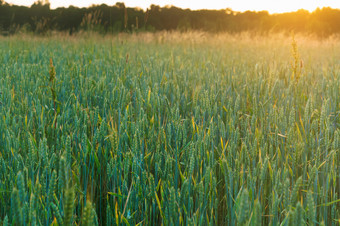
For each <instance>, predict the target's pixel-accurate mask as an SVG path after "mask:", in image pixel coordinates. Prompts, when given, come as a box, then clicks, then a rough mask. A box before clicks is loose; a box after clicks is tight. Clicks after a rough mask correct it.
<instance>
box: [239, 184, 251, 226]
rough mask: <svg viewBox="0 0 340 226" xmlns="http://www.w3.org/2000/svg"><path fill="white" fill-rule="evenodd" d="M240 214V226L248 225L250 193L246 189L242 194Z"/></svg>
mask: <svg viewBox="0 0 340 226" xmlns="http://www.w3.org/2000/svg"><path fill="white" fill-rule="evenodd" d="M238 212H239V213H238V214H239V215H238V220H237V221H238V225H246V224H247V221H248V219H249V193H248V190H247V189H244V190H243V192H242V194H241V199H240V207H239V211H238Z"/></svg>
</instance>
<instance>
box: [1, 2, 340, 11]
mask: <svg viewBox="0 0 340 226" xmlns="http://www.w3.org/2000/svg"><path fill="white" fill-rule="evenodd" d="M5 2H7V3H11V4H16V5H26V6H30V5H32V4H33V3H34V2H35V0H5ZM49 2H50V4H51V8H57V7H62V6H64V7H68V6H69V5H74V6H78V7H88V6H90V5H92V4H102V3H105V4H107V5H115V4H116V1H112V0H49ZM118 2H124V3H125V5H126V6H128V7H140V8H142V9H147V8H148V7H149V6H150V5H151V4H155V5H159V6H161V7H163V6H166V5H174V6H177V7H180V8H190V9H193V10H195V9H225V8H231V9H232V10H234V11H247V10H251V11H261V10H267V11H269V12H270V13H282V12H291V11H296V10H298V9H306V10H309V11H313V10H315V9H316V8H317V7H320V8H322V7H327V6H330V7H332V8H340V0H208V1H203V0H121V1H118Z"/></svg>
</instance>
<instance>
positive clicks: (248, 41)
mask: <svg viewBox="0 0 340 226" xmlns="http://www.w3.org/2000/svg"><path fill="white" fill-rule="evenodd" d="M154 10H155V9H154ZM130 13H131V12H128V15H130ZM123 16H124V14H122V17H123ZM128 21H130V20H128ZM139 21H141V20H139ZM295 39H296V42H297V43H299V51H298V53H299V59H304V60H305V62H306V63H305V65H304V68H303V76H302V74H301V76H300V77H299V79H289V76H290V75H291V74H292V70H294V68H292V67H290V62H291V57H292V53H291V52H290V48H291V41H290V37H285V36H273V37H266V36H255V37H253V36H251V37H250V36H248V35H247V34H242V35H228V34H218V35H211V34H210V35H209V34H205V33H186V34H179V33H156V34H151V33H150V34H133V35H126V34H124V35H117V36H108V37H100V36H95V35H93V34H92V35H90V34H88V36H86V38H82V37H67V38H66V37H63V36H58V37H50V39H47V38H42V37H32V38H28V37H19V36H14V37H11V38H1V42H0V53H1V54H0V63H1V65H3V66H2V67H0V75H1V76H0V103H1V104H0V207H1V208H0V224H1V225H2V224H4V225H51V224H53V225H56V224H58V225H75V224H77V225H86V224H87V225H138V224H139V225H162V224H163V225H281V224H282V225H297V224H301V225H304V224H308V225H317V224H321V223H322V222H324V224H325V225H332V224H337V223H338V221H339V220H338V219H339V204H340V201H339V197H340V194H339V191H340V188H339V173H338V172H339V170H340V169H339V166H340V164H339V161H340V159H339V153H340V152H339V151H340V130H339V125H340V112H339V109H340V105H339V104H340V90H339V87H340V76H339V75H340V69H339V67H338V66H336V62H338V61H339V60H340V56H339V54H338V52H339V51H340V45H339V42H338V41H332V40H329V41H328V42H319V41H318V40H308V39H306V38H305V37H299V36H296V37H295ZM210 40H214V42H210ZM301 40H304V41H301ZM316 47H317V48H316ZM51 57H52V58H53V64H52V62H51V63H50V62H49V59H50V58H51ZM49 63H50V64H49ZM49 78H51V79H49ZM90 201H91V202H90Z"/></svg>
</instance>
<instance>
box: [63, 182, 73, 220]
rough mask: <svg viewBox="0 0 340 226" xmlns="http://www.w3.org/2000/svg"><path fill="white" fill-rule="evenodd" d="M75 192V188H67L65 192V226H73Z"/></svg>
mask: <svg viewBox="0 0 340 226" xmlns="http://www.w3.org/2000/svg"><path fill="white" fill-rule="evenodd" d="M73 204H74V191H73V188H67V189H66V191H65V206H64V223H65V224H64V225H72V223H73V222H72V218H73Z"/></svg>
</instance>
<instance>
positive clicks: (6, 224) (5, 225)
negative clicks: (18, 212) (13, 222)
mask: <svg viewBox="0 0 340 226" xmlns="http://www.w3.org/2000/svg"><path fill="white" fill-rule="evenodd" d="M2 225H3V226H8V217H7V215H6V217H5V219H4V221H3V224H2Z"/></svg>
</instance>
